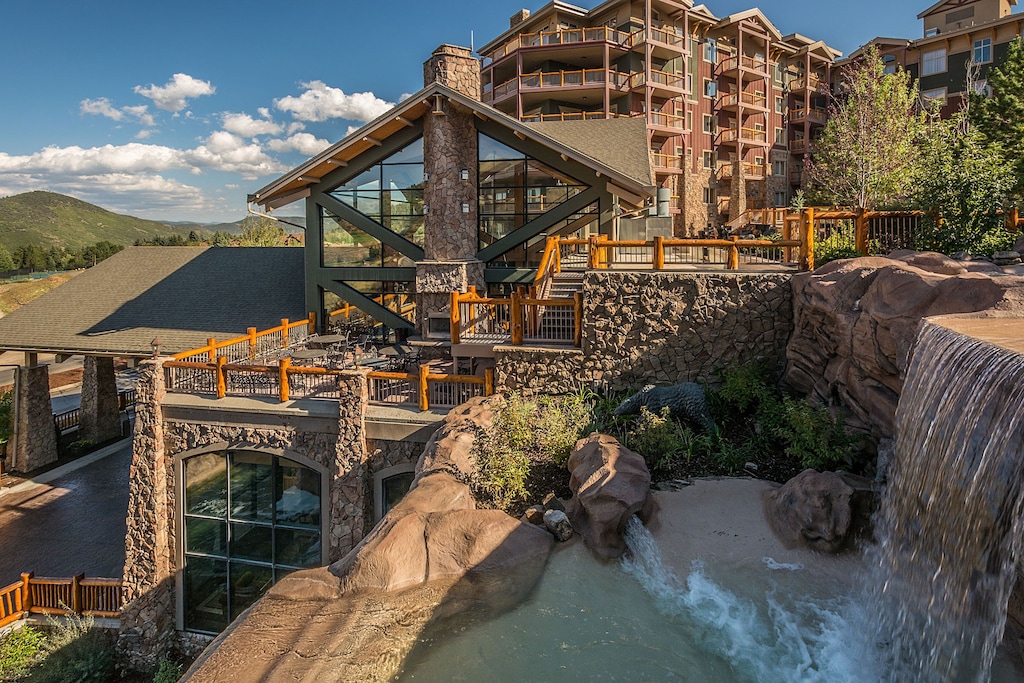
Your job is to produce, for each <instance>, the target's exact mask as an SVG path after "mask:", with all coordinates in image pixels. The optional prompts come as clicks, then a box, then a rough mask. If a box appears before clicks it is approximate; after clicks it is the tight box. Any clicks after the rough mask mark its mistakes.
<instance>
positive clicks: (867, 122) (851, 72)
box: [804, 47, 923, 209]
mask: <svg viewBox="0 0 1024 683" xmlns="http://www.w3.org/2000/svg"><path fill="white" fill-rule="evenodd" d="M922 124H923V118H922V116H921V114H920V113H919V112H918V111H917V85H916V83H914V82H913V79H911V77H910V74H909V73H907V72H906V71H903V70H900V69H897V71H896V72H895V73H893V74H886V73H885V65H884V64H883V62H882V60H881V58H880V57H879V55H878V51H877V49H875V48H874V47H869V48H868V49H867V50H866V51H865V53H864V56H863V58H862V59H860V60H858V61H856V62H854V63H852V64H851V65H849V66H848V67H846V69H845V70H844V72H843V78H842V83H841V86H840V93H839V95H838V96H835V97H833V99H832V102H831V104H830V106H829V117H828V123H827V124H826V125H825V128H824V130H823V132H822V135H821V138H820V139H819V140H818V141H817V144H816V147H815V150H814V154H813V156H812V158H811V159H810V160H809V161H808V162H807V163H806V164H805V166H804V171H805V173H807V176H808V179H809V181H810V184H811V186H812V187H813V189H814V190H815V193H814V194H815V196H816V197H822V198H824V199H826V201H827V202H828V203H830V204H834V205H842V206H856V207H864V208H869V209H870V208H875V207H878V206H884V205H891V204H896V203H899V202H901V201H902V200H903V199H904V198H905V197H907V196H908V195H909V194H910V192H911V190H912V188H913V180H914V173H913V169H914V168H915V163H916V159H917V148H916V145H915V142H916V140H917V138H918V136H919V134H920V131H921V126H922Z"/></svg>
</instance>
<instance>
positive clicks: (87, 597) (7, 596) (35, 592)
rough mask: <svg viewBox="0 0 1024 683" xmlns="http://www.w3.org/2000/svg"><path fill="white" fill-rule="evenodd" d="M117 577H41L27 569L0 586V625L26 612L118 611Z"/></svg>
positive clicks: (113, 613)
mask: <svg viewBox="0 0 1024 683" xmlns="http://www.w3.org/2000/svg"><path fill="white" fill-rule="evenodd" d="M122 599H123V597H122V584H121V579H101V578H94V579H87V578H85V574H79V575H77V576H72V577H70V578H43V577H36V576H35V575H34V574H31V573H27V574H22V575H21V581H16V582H15V583H12V584H10V585H9V586H6V587H4V588H0V627H2V626H6V625H7V624H10V623H13V622H15V621H18V620H19V619H23V618H25V617H26V616H28V615H29V614H55V615H71V614H77V615H83V616H93V617H112V618H116V617H119V616H120V615H121V601H122Z"/></svg>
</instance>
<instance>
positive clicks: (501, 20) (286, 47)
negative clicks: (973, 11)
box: [0, 0, 928, 222]
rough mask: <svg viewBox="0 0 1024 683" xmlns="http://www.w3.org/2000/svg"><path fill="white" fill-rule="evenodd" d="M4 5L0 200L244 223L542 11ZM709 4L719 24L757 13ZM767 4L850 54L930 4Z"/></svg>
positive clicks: (776, 17)
mask: <svg viewBox="0 0 1024 683" xmlns="http://www.w3.org/2000/svg"><path fill="white" fill-rule="evenodd" d="M0 2H2V5H3V11H2V16H3V21H4V26H5V31H4V34H5V35H4V39H3V40H2V41H0V65H2V66H0V88H2V91H3V93H4V104H3V106H2V107H0V196H7V195H12V194H17V193H20V192H27V191H30V190H50V191H54V192H60V193H63V194H69V195H72V196H74V197H78V198H79V199H83V200H85V201H88V202H92V203H94V204H98V205H100V206H102V207H104V208H107V209H110V210H112V211H116V212H118V213H127V214H131V215H135V216H139V217H143V218H152V219H157V220H168V221H170V220H195V221H201V222H214V221H221V220H238V219H240V218H242V217H243V216H244V215H245V198H246V194H248V193H250V192H253V191H255V190H257V189H259V188H260V187H262V186H263V185H265V184H266V183H268V182H269V181H270V180H273V179H274V178H276V177H277V176H278V175H280V174H281V173H283V172H285V171H287V170H288V169H290V168H292V167H294V166H296V165H298V164H299V163H301V162H302V161H304V160H305V159H307V158H308V157H309V156H311V155H312V154H315V153H316V152H317V151H319V150H320V149H323V148H324V147H325V146H327V144H329V143H334V142H336V141H338V140H340V139H341V138H342V137H344V136H345V135H346V134H347V132H348V131H349V130H350V129H354V128H355V127H358V126H359V125H361V124H362V123H365V122H366V121H369V120H371V119H373V118H375V117H376V116H378V115H379V114H381V113H382V112H383V111H385V110H386V109H387V108H388V107H389V106H390V105H391V104H393V103H395V102H397V101H398V100H399V99H400V98H401V97H402V95H403V94H406V93H411V92H415V91H416V90H418V89H419V88H420V87H422V66H421V65H422V63H423V61H424V60H425V59H426V58H427V57H428V56H429V55H430V52H431V51H432V50H433V48H435V47H436V46H438V45H440V44H441V43H455V44H460V45H468V44H469V41H470V33H471V32H473V33H474V34H475V39H476V45H477V46H479V45H482V44H484V43H486V42H487V41H489V40H490V39H492V38H494V37H495V36H497V35H498V34H499V33H501V32H502V31H503V30H504V29H506V28H507V27H508V17H509V16H511V15H512V14H513V13H514V12H516V11H517V10H518V9H520V8H521V7H524V6H525V7H527V8H528V9H534V10H535V9H538V8H539V7H540V6H542V4H543V3H542V2H538V3H523V2H521V0H487V1H486V2H465V1H461V2H456V1H454V0H421V1H419V2H409V1H407V0H390V1H387V2H385V1H382V0H378V1H377V2H356V1H354V0H333V2H325V1H322V0H303V1H302V2H298V1H296V0H278V1H277V2H267V1H264V0H245V1H242V0H203V1H202V2H199V1H193V0H178V1H177V2H175V1H173V0H172V1H171V2H166V3H155V2H147V1H145V0H143V1H141V2H140V1H139V0H133V1H132V2H126V1H122V0H60V1H57V0H33V1H32V2H15V1H14V0H0ZM579 4H581V5H583V6H585V7H593V6H595V5H596V4H597V0H588V1H586V2H582V3H579ZM706 4H707V5H708V7H709V8H710V9H711V11H712V12H714V13H715V14H716V15H718V16H725V15H728V14H731V13H733V12H737V11H741V10H744V9H747V8H749V7H751V6H753V5H752V4H751V3H749V2H739V1H732V0H723V1H720V2H716V1H715V0H709V1H708V2H707V3H706ZM757 6H759V7H760V8H761V9H762V11H763V12H764V13H765V14H766V15H767V16H768V18H769V19H770V20H771V21H772V22H773V23H774V24H775V25H776V27H778V29H779V30H780V31H782V33H783V34H786V33H791V32H798V33H802V34H804V35H807V36H810V37H813V38H821V39H824V40H825V41H826V42H827V43H829V44H830V45H832V46H834V47H836V48H837V49H839V50H842V51H843V52H844V53H849V52H851V51H852V50H854V49H856V48H857V47H858V46H859V45H861V44H863V43H864V42H866V41H867V40H869V39H870V38H872V37H874V36H877V35H883V36H899V37H910V38H913V37H918V36H919V35H920V32H921V24H920V22H919V21H918V20H917V19H916V18H915V17H916V15H917V13H918V12H920V11H921V10H922V9H925V7H927V6H928V3H926V2H922V3H920V4H915V3H909V2H903V1H898V2H891V1H889V2H883V1H882V0H859V1H857V2H837V1H836V0H764V1H763V2H761V3H759V4H758V5H757ZM283 212H284V213H289V212H290V213H295V211H294V210H291V211H289V209H284V210H283Z"/></svg>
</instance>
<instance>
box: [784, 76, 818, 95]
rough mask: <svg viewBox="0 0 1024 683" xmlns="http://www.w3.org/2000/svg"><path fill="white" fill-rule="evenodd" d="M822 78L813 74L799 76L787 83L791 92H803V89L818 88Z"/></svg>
mask: <svg viewBox="0 0 1024 683" xmlns="http://www.w3.org/2000/svg"><path fill="white" fill-rule="evenodd" d="M821 85H822V80H821V79H820V78H819V77H818V76H817V75H815V74H811V75H810V76H801V77H800V78H797V79H796V80H794V81H793V82H791V83H790V84H789V89H790V91H791V92H803V91H805V90H820V89H821Z"/></svg>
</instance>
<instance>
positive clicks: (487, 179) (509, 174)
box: [479, 161, 526, 187]
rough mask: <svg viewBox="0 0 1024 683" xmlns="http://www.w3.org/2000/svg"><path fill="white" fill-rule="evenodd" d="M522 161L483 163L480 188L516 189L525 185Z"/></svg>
mask: <svg viewBox="0 0 1024 683" xmlns="http://www.w3.org/2000/svg"><path fill="white" fill-rule="evenodd" d="M525 172H526V166H525V165H524V164H523V162H522V161H481V162H480V183H479V184H480V187H515V186H517V185H522V184H523V174H524V173H525Z"/></svg>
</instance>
